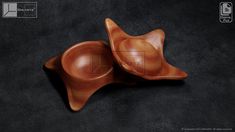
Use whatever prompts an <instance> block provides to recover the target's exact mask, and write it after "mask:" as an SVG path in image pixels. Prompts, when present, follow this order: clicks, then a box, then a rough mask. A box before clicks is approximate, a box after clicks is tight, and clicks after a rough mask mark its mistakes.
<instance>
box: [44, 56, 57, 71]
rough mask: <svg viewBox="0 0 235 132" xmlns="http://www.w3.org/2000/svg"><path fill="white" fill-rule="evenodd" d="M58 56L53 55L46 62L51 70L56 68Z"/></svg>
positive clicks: (46, 65)
mask: <svg viewBox="0 0 235 132" xmlns="http://www.w3.org/2000/svg"><path fill="white" fill-rule="evenodd" d="M57 58H58V57H57V56H56V57H52V58H50V59H49V60H48V61H47V62H46V63H45V64H44V66H45V67H46V68H47V69H49V70H56V63H57V62H56V61H57Z"/></svg>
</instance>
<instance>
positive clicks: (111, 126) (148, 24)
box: [0, 0, 235, 132]
mask: <svg viewBox="0 0 235 132" xmlns="http://www.w3.org/2000/svg"><path fill="white" fill-rule="evenodd" d="M6 1H9V0H6ZM37 2H38V18H37V19H14V18H13V19H4V18H0V32H1V33H0V63H1V64H0V132H37V131H42V132H177V131H182V128H232V129H233V131H234V130H235V66H234V65H235V55H234V53H235V22H233V23H231V24H221V23H220V22H219V19H218V11H219V10H218V8H219V2H221V1H217V0H208V1H205V0H181V1H179V0H139V1H134V0H128V1H127V0H126V1H125V0H119V1H118V0H112V1H111V0H64V1H60V0H37ZM233 4H235V2H234V1H233ZM0 8H1V9H2V7H0ZM106 17H111V18H112V19H114V20H115V21H116V22H117V23H118V24H120V26H121V27H123V28H124V29H125V30H126V32H128V33H130V34H133V35H138V34H144V33H146V32H149V31H151V30H153V29H155V28H163V29H164V30H165V32H166V43H165V44H166V47H165V49H164V50H165V56H166V58H167V60H168V61H169V62H170V63H171V64H173V65H175V66H177V67H179V68H181V69H183V70H185V71H186V72H188V74H189V77H188V78H187V79H186V80H185V81H184V82H171V81H159V82H154V84H152V83H151V84H150V83H146V84H141V85H138V86H125V85H109V86H105V87H104V88H103V89H101V90H99V91H98V92H96V94H95V95H94V96H92V98H91V99H90V100H89V102H88V103H87V105H86V106H85V107H84V109H82V111H80V112H76V113H74V112H71V111H70V109H69V108H68V106H67V104H66V102H67V101H66V99H65V98H64V94H65V93H64V87H63V84H62V83H61V80H59V78H58V79H56V78H51V77H50V75H48V74H46V72H45V71H44V70H43V69H42V65H43V63H44V62H45V61H46V60H47V59H48V58H49V57H51V56H54V55H57V54H59V53H62V52H63V51H64V50H65V49H66V48H68V47H69V46H71V45H73V44H74V43H77V42H81V41H86V40H98V39H103V40H108V38H107V34H106V31H105V26H104V19H105V18H106Z"/></svg>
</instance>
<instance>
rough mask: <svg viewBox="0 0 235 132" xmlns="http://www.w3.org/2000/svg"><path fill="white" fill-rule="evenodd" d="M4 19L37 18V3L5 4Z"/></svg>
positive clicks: (3, 5)
mask: <svg viewBox="0 0 235 132" xmlns="http://www.w3.org/2000/svg"><path fill="white" fill-rule="evenodd" d="M2 17H3V18H37V3H36V2H3V3H2Z"/></svg>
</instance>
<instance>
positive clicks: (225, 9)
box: [219, 2, 233, 23]
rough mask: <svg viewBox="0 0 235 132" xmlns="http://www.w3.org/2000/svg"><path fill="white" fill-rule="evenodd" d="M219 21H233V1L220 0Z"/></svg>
mask: <svg viewBox="0 0 235 132" xmlns="http://www.w3.org/2000/svg"><path fill="white" fill-rule="evenodd" d="M219 21H220V22H221V23H231V22H233V3H232V2H220V4H219Z"/></svg>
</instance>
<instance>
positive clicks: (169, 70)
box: [162, 62, 188, 80]
mask: <svg viewBox="0 0 235 132" xmlns="http://www.w3.org/2000/svg"><path fill="white" fill-rule="evenodd" d="M166 65H167V66H166V67H165V69H164V70H163V75H162V76H165V77H164V79H171V80H182V79H185V78H187V77H188V74H187V73H186V72H184V71H183V70H181V69H179V68H177V67H175V66H173V65H171V64H169V63H167V62H166ZM164 74H165V75H164Z"/></svg>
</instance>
